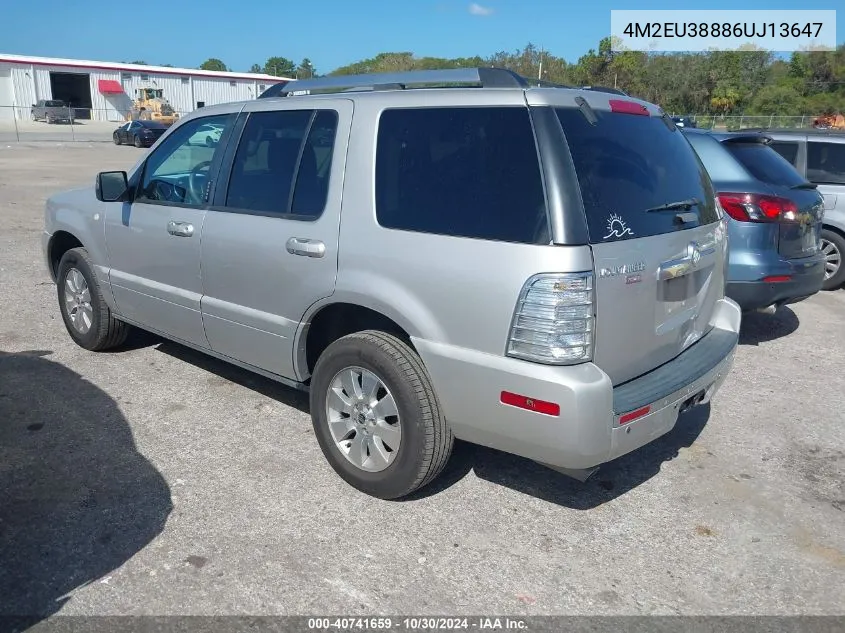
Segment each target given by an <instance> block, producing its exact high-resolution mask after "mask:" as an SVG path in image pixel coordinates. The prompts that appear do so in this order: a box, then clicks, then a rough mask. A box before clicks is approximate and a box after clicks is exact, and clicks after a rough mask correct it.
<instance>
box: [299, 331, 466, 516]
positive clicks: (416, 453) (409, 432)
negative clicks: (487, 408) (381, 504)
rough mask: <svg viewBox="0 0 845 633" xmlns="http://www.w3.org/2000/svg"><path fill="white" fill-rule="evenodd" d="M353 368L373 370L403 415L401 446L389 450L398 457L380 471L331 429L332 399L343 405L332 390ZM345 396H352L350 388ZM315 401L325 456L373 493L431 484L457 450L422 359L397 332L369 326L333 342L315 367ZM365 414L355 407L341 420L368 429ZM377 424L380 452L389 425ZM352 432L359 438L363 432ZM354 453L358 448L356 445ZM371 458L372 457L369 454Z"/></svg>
mask: <svg viewBox="0 0 845 633" xmlns="http://www.w3.org/2000/svg"><path fill="white" fill-rule="evenodd" d="M350 368H358V370H366V371H367V372H372V374H374V375H375V377H376V378H378V380H379V381H380V383H381V385H382V386H383V387H384V388H385V389H386V393H387V394H388V396H390V395H392V397H393V400H394V401H395V404H396V408H395V409H396V411H397V412H398V419H396V420H395V422H394V423H393V424H392V425H391V426H392V428H394V429H395V428H396V427H398V429H399V432H400V435H399V440H398V450H396V449H395V445H394V449H393V450H391V451H389V453H387V454H388V455H390V456H391V457H390V459H392V461H390V462H389V464H388V465H387V466H386V467H384V468H383V469H381V470H378V471H376V472H372V471H368V470H366V469H365V468H362V467H359V466H357V465H355V464H354V463H353V462H352V461H351V458H347V456H346V453H345V452H344V450H343V449H341V448H340V447H339V446H338V440H336V439H335V437H334V436H333V434H332V431H331V430H330V428H329V413H328V411H327V408H328V407H327V402H329V404H331V403H336V404H341V400H339V399H337V398H333V399H332V400H331V401H329V390H330V388H331V386H332V383H333V382H334V381H335V380H336V379H338V377H339V376H341V375H342V374H345V370H348V369H350ZM359 385H360V383H359ZM375 393H376V398H378V393H385V392H384V391H382V389H381V388H379V389H377V390H376V392H375ZM343 394H346V391H345V390H344V391H343ZM385 397H386V396H385ZM310 400H311V420H312V422H313V425H314V433H315V435H316V436H317V441H318V442H319V444H320V448H321V449H322V451H323V455H325V457H326V459H327V460H328V462H329V464H330V465H331V466H332V468H334V470H335V472H336V473H337V474H338V475H340V476H341V477H342V478H343V479H344V480H345V481H346V482H347V483H348V484H350V485H351V486H353V487H354V488H357V489H358V490H360V491H361V492H364V493H366V494H368V495H371V496H373V497H378V498H379V499H398V498H401V497H405V496H407V495H409V494H410V493H412V492H414V491H415V490H418V489H419V488H422V487H423V486H425V485H427V484H429V483H431V481H433V480H434V479H435V478H436V477H437V475H439V474H440V472H441V471H442V470H443V467H444V466H445V465H446V462H447V461H448V459H449V455H450V454H451V452H452V446H453V444H454V437H453V435H452V431H451V429H450V428H449V427H448V425H447V423H446V419H445V418H444V416H443V412H442V411H441V410H440V405H439V403H438V400H437V396H436V394H435V393H434V388H433V386H432V384H431V379H430V378H429V375H428V372H427V371H426V369H425V367H424V366H423V363H422V360H421V359H420V357H419V356H418V355H417V354H416V353H415V352H414V350H413V349H411V347H409V346H408V344H406V343H405V342H403V341H402V340H400V339H399V338H397V337H395V336H393V335H391V334H387V333H385V332H380V331H375V330H366V331H363V332H357V333H354V334H349V335H348V336H344V337H342V338H340V339H338V340H336V341H335V342H334V343H332V344H331V345H329V346H328V347H327V348H326V350H325V351H324V352H323V353H322V354H321V355H320V357H319V359H318V360H317V365H316V367H315V368H314V374H313V376H312V379H311V395H310ZM385 410H386V409H385ZM363 417H364V416H363V414H361V415H357V414H356V413H355V412H354V411H353V412H352V413H351V415H349V416H348V417H344V418H340V419H341V420H342V421H344V422H345V421H346V420H349V421H350V422H349V423H347V424H348V425H351V426H359V427H361V428H364V425H360V424H356V420H360V419H362V418H363ZM387 417H392V416H387ZM340 428H341V429H343V427H340ZM371 428H372V431H370V432H371V433H372V434H373V435H372V436H371V437H372V438H373V441H372V442H371V443H370V446H371V448H373V451H375V450H376V447H375V441H376V438H377V436H378V429H379V428H384V425H382V426H381V427H379V426H373V427H371ZM341 432H342V431H341ZM349 433H354V434H355V437H356V438H357V437H358V431H354V430H353V431H349ZM394 433H395V431H394ZM362 437H363V436H362ZM347 441H350V442H353V441H354V440H347ZM392 441H393V440H391V443H392ZM350 446H354V444H351V445H350ZM380 446H385V445H384V444H380ZM349 452H350V453H351V452H352V449H351V448H350V450H349ZM381 454H384V453H381ZM366 455H375V452H373V453H371V452H370V451H369V450H367V451H366ZM367 459H368V461H372V460H371V459H370V458H369V457H368V458H367ZM366 463H367V462H365V464H366Z"/></svg>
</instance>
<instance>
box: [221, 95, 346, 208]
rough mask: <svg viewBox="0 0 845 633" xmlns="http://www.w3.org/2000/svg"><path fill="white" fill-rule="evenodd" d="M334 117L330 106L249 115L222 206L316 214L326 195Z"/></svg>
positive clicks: (322, 205)
mask: <svg viewBox="0 0 845 633" xmlns="http://www.w3.org/2000/svg"><path fill="white" fill-rule="evenodd" d="M337 121H338V117H337V112H335V111H334V110H320V111H317V112H314V111H312V110H277V111H272V112H254V113H252V114H250V115H249V119H248V120H247V123H246V126H245V127H244V131H243V134H242V136H241V139H240V142H239V144H238V150H237V153H236V154H235V160H234V162H233V165H232V175H231V176H230V178H229V188H228V191H227V194H226V206H227V207H232V208H235V209H242V210H245V211H256V212H259V213H266V214H273V215H292V216H299V217H304V218H316V217H319V216H320V215H321V214H322V212H323V208H324V207H325V205H326V198H327V195H328V189H329V175H330V171H331V162H332V153H333V150H334V140H335V132H336V130H337Z"/></svg>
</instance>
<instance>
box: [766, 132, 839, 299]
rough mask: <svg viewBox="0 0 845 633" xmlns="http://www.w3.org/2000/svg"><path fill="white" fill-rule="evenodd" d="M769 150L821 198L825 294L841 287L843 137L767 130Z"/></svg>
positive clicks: (823, 133)
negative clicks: (819, 194)
mask: <svg viewBox="0 0 845 633" xmlns="http://www.w3.org/2000/svg"><path fill="white" fill-rule="evenodd" d="M765 134H766V136H769V137H771V138H772V139H773V141H772V143H771V144H770V146H771V147H772V148H773V149H774V150H775V151H776V152H778V153H779V154H780V155H781V156H783V157H784V158H785V159H786V160H788V161H789V162H790V163H792V164H793V165H794V166H795V169H797V170H798V172H799V173H800V174H801V175H802V176H804V177H805V178H806V179H807V180H809V181H810V182H811V183H813V184H814V185H816V186H817V187H818V190H819V192H820V193H821V194H822V197H823V198H824V226H823V227H822V232H821V251H822V254H823V255H824V257H825V273H824V284H823V285H822V288H824V289H825V290H835V289H837V288H840V287H842V285H843V284H845V266H843V262H842V259H843V257H845V133H843V132H838V131H828V130H771V131H768V130H767V131H766V132H765Z"/></svg>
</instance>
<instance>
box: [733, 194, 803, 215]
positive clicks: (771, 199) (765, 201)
mask: <svg viewBox="0 0 845 633" xmlns="http://www.w3.org/2000/svg"><path fill="white" fill-rule="evenodd" d="M719 204H721V205H722V208H723V209H724V210H725V213H727V214H728V215H729V216H731V217H732V218H733V219H734V220H739V221H740V222H796V221H797V220H798V207H797V206H796V204H795V203H794V202H792V200H788V199H787V198H780V197H778V196H764V195H761V194H757V193H720V194H719Z"/></svg>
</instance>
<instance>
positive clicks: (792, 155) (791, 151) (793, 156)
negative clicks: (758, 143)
mask: <svg viewBox="0 0 845 633" xmlns="http://www.w3.org/2000/svg"><path fill="white" fill-rule="evenodd" d="M769 147H771V148H772V149H773V150H775V151H776V152H777V153H778V154H780V155H781V156H783V157H784V158H785V159H786V160H787V161H788V162H789V163H791V164H792V165H797V164H798V143H790V142H788V141H772V142H771V143H769Z"/></svg>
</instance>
